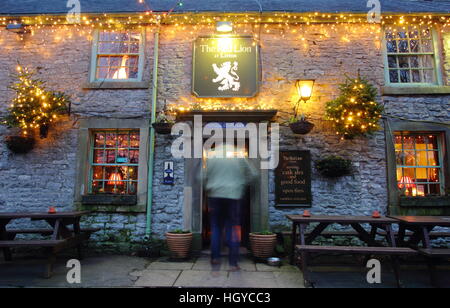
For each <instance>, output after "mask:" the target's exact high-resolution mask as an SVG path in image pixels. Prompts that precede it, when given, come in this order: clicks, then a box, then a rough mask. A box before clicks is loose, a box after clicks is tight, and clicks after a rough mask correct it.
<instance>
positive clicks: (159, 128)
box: [152, 103, 175, 135]
mask: <svg viewBox="0 0 450 308" xmlns="http://www.w3.org/2000/svg"><path fill="white" fill-rule="evenodd" d="M174 123H175V122H174V121H173V120H172V119H171V117H169V114H168V112H167V109H166V104H165V103H164V108H163V109H162V110H161V111H160V112H159V113H158V116H157V117H156V121H155V123H153V124H152V126H153V128H154V129H155V131H156V132H157V133H158V134H161V135H169V134H170V133H171V132H172V126H173V124H174Z"/></svg>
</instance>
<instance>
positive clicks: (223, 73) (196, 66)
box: [192, 36, 259, 98]
mask: <svg viewBox="0 0 450 308" xmlns="http://www.w3.org/2000/svg"><path fill="white" fill-rule="evenodd" d="M258 66H259V60H258V44H257V43H256V41H255V40H254V39H253V38H252V37H247V36H245V37H244V36H239V37H235V36H231V37H230V36H218V37H199V38H198V39H197V40H196V41H195V43H194V58H193V70H192V71H193V77H192V92H193V93H194V94H195V95H197V96H198V97H225V98H226V97H253V96H255V95H256V94H257V92H258V88H259V67H258Z"/></svg>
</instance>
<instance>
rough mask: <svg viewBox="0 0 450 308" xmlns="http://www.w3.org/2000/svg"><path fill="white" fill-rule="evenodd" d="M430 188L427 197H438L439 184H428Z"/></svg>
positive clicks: (439, 192) (439, 191)
mask: <svg viewBox="0 0 450 308" xmlns="http://www.w3.org/2000/svg"><path fill="white" fill-rule="evenodd" d="M428 187H429V188H430V190H429V192H428V194H429V195H440V194H441V186H440V185H439V184H429V185H428Z"/></svg>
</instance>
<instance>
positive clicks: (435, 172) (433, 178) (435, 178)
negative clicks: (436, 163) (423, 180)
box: [428, 168, 439, 182]
mask: <svg viewBox="0 0 450 308" xmlns="http://www.w3.org/2000/svg"><path fill="white" fill-rule="evenodd" d="M428 182H439V169H437V168H432V169H428Z"/></svg>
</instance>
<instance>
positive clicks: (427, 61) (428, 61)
mask: <svg viewBox="0 0 450 308" xmlns="http://www.w3.org/2000/svg"><path fill="white" fill-rule="evenodd" d="M422 67H424V68H434V57H433V56H422Z"/></svg>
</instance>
